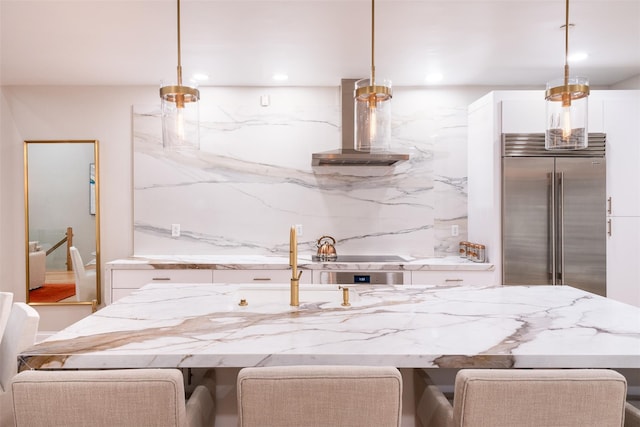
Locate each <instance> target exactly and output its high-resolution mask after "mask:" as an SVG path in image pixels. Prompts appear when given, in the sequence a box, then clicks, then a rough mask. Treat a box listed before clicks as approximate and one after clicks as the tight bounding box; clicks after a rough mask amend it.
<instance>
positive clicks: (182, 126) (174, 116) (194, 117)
mask: <svg viewBox="0 0 640 427" xmlns="http://www.w3.org/2000/svg"><path fill="white" fill-rule="evenodd" d="M177 3H178V13H177V20H178V80H177V84H170V85H166V86H162V87H160V98H161V100H162V146H163V147H164V148H165V149H167V150H184V149H196V150H197V149H199V148H200V117H199V114H200V112H199V108H198V100H199V99H200V91H199V90H198V89H196V88H195V87H190V86H184V85H183V84H182V64H181V59H182V58H181V52H180V0H177Z"/></svg>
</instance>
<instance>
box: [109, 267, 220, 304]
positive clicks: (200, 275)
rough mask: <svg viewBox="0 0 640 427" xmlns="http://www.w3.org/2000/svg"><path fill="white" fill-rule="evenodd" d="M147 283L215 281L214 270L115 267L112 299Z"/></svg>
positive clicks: (112, 275) (112, 274) (112, 271)
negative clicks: (120, 268)
mask: <svg viewBox="0 0 640 427" xmlns="http://www.w3.org/2000/svg"><path fill="white" fill-rule="evenodd" d="M147 283H213V270H209V269H202V270H200V269H166V270H164V269H160V270H159V269H153V270H147V269H144V270H143V269H140V270H131V269H126V270H125V269H123V270H118V269H113V270H111V289H110V291H111V292H110V296H111V301H107V304H109V303H111V302H113V301H117V300H118V299H120V298H122V297H124V296H127V295H129V294H130V293H131V292H133V291H135V290H136V289H139V288H141V287H142V286H144V285H146V284H147Z"/></svg>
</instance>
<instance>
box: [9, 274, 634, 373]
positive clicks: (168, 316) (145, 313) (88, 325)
mask: <svg viewBox="0 0 640 427" xmlns="http://www.w3.org/2000/svg"><path fill="white" fill-rule="evenodd" d="M348 288H349V290H348V291H347V292H348V294H349V295H348V300H349V301H348V304H349V305H343V303H344V293H345V290H344V289H340V287H339V286H337V285H336V286H333V285H300V306H299V307H291V306H290V305H289V294H288V292H289V285H288V284H271V285H243V284H239V285H238V284H190V283H180V284H176V283H164V284H162V283H160V284H149V285H146V286H144V287H143V288H141V289H139V290H136V291H134V292H133V293H132V294H130V295H128V296H126V297H124V298H122V299H120V300H118V301H116V302H115V303H113V304H111V305H109V306H107V307H105V308H103V309H101V310H99V311H98V312H96V313H94V314H92V315H90V316H88V317H86V318H84V319H82V320H80V321H79V322H77V323H75V324H73V325H71V326H69V327H67V328H66V329H64V330H62V331H60V332H58V333H56V334H55V335H53V336H51V337H49V338H48V339H46V340H45V341H43V342H41V343H38V344H36V345H35V346H33V347H31V348H29V349H27V350H26V351H24V352H23V353H22V354H21V355H20V356H19V364H20V369H21V370H24V369H116V368H151V367H162V368H168V367H177V368H212V367H214V368H240V367H247V366H274V365H294V364H347V365H348V364H353V365H356V364H357V365H391V366H396V367H398V368H465V367H481V368H498V367H501V368H632V369H637V368H640V309H638V308H637V307H634V306H631V305H627V304H623V303H619V302H616V301H613V300H610V299H607V298H603V297H600V296H597V295H594V294H590V293H587V292H584V291H581V290H578V289H575V288H571V287H568V286H499V287H478V286H425V285H415V284H414V285H411V286H362V285H355V286H349V287H348Z"/></svg>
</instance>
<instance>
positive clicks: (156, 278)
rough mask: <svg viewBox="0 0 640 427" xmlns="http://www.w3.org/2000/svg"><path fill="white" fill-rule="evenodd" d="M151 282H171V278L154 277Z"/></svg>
mask: <svg viewBox="0 0 640 427" xmlns="http://www.w3.org/2000/svg"><path fill="white" fill-rule="evenodd" d="M151 280H153V281H154V282H155V281H161V280H165V281H166V280H171V277H154V278H153V279H151Z"/></svg>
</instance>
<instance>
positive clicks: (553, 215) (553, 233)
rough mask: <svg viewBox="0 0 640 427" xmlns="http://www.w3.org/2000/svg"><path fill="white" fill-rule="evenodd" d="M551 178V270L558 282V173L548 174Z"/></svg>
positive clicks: (553, 281)
mask: <svg viewBox="0 0 640 427" xmlns="http://www.w3.org/2000/svg"><path fill="white" fill-rule="evenodd" d="M547 177H548V179H549V224H550V226H551V227H550V228H551V230H550V231H551V233H550V234H551V236H550V237H551V238H550V239H549V254H550V257H549V264H550V265H549V267H550V268H549V270H550V271H551V277H550V279H551V284H552V285H555V284H556V276H557V272H556V174H555V173H553V172H550V173H548V174H547Z"/></svg>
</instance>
